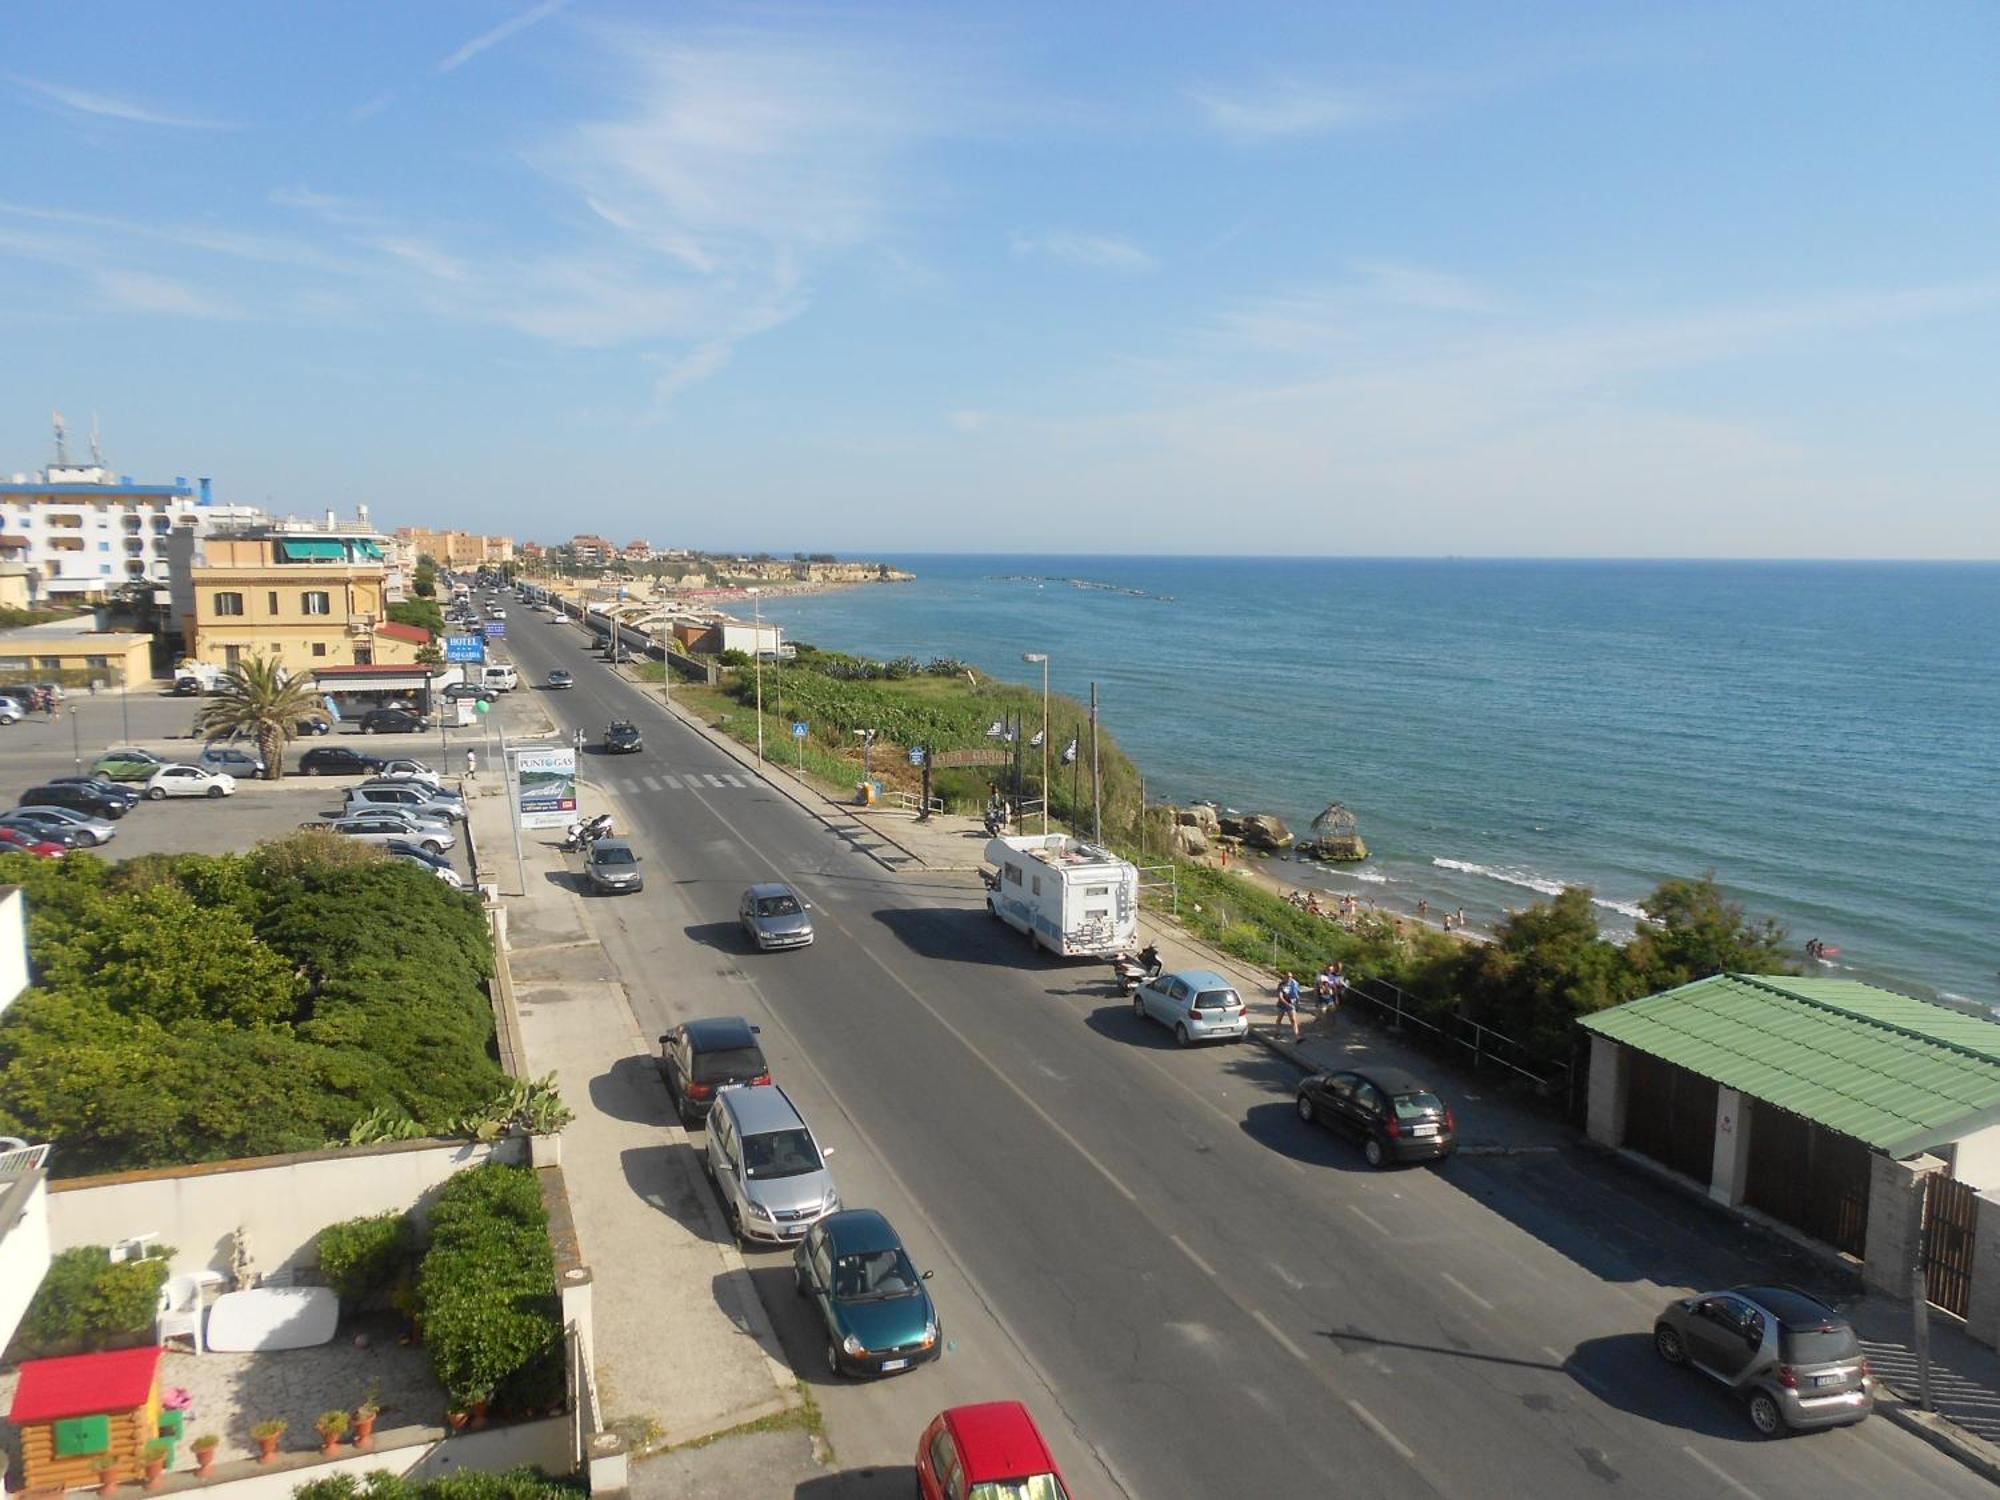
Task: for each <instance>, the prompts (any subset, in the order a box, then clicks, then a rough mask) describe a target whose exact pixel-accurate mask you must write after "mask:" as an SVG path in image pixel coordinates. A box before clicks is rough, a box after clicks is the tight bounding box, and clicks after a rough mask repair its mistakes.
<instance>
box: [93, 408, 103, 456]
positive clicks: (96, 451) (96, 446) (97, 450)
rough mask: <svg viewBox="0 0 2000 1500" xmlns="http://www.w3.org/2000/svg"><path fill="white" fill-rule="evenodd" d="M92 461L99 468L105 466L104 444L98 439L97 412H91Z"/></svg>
mask: <svg viewBox="0 0 2000 1500" xmlns="http://www.w3.org/2000/svg"><path fill="white" fill-rule="evenodd" d="M90 461H91V462H92V463H93V464H95V465H97V467H98V468H100V469H101V468H103V467H104V445H103V444H102V443H100V442H99V441H98V440H97V413H96V412H92V413H91V414H90Z"/></svg>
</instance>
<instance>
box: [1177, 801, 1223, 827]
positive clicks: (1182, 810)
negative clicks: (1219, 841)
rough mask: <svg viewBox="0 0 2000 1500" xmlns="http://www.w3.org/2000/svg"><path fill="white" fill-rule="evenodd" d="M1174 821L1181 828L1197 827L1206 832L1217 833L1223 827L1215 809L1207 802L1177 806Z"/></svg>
mask: <svg viewBox="0 0 2000 1500" xmlns="http://www.w3.org/2000/svg"><path fill="white" fill-rule="evenodd" d="M1174 822H1175V824H1176V825H1177V826H1179V827H1181V828H1195V829H1199V830H1200V831H1201V832H1203V833H1205V834H1213V833H1217V832H1219V831H1220V828H1221V825H1220V823H1219V822H1218V820H1217V819H1216V816H1215V809H1214V808H1213V807H1210V806H1209V805H1208V804H1207V803H1206V802H1204V803H1202V804H1201V805H1200V806H1198V807H1177V808H1175V809H1174Z"/></svg>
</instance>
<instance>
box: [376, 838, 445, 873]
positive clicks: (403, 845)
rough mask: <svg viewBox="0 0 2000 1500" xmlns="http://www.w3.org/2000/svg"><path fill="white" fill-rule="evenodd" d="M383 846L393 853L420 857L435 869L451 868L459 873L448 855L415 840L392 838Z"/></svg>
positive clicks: (413, 857)
mask: <svg viewBox="0 0 2000 1500" xmlns="http://www.w3.org/2000/svg"><path fill="white" fill-rule="evenodd" d="M382 847H383V848H384V849H386V850H388V851H389V852H390V853H391V854H400V855H408V856H409V857H410V858H412V859H420V860H422V861H423V862H424V863H425V864H427V865H429V866H430V867H431V868H432V869H434V870H450V871H451V872H452V873H453V874H454V875H456V874H457V873H458V871H457V869H456V868H455V867H454V866H453V864H452V862H451V860H450V859H449V858H448V857H447V856H445V855H443V854H439V853H437V852H435V851H433V850H430V849H426V848H425V847H424V846H423V845H422V844H419V843H416V842H415V841H414V840H411V839H391V840H389V842H388V843H386V844H384V845H383V846H382Z"/></svg>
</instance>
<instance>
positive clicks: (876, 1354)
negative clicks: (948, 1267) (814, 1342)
mask: <svg viewBox="0 0 2000 1500" xmlns="http://www.w3.org/2000/svg"><path fill="white" fill-rule="evenodd" d="M792 1274H793V1277H794V1279H795V1281H796V1283H797V1286H798V1292H799V1295H800V1296H801V1297H804V1298H806V1299H807V1300H808V1301H810V1302H811V1303H812V1304H813V1306H814V1307H815V1308H816V1309H817V1310H818V1312H819V1315H820V1321H821V1322H822V1323H823V1324H824V1326H825V1328H826V1368H827V1373H828V1374H831V1375H891V1374H894V1373H895V1372H896V1371H898V1370H908V1369H913V1368H914V1367H916V1366H917V1365H920V1364H923V1363H924V1362H926V1361H927V1360H933V1359H936V1358H937V1357H938V1355H939V1354H941V1353H942V1352H943V1351H944V1337H943V1334H942V1331H941V1330H940V1329H939V1328H938V1315H937V1308H935V1307H934V1306H932V1305H931V1294H930V1293H929V1292H927V1291H926V1290H924V1283H925V1282H926V1281H929V1280H930V1279H931V1273H930V1272H929V1271H926V1272H924V1273H923V1274H922V1275H921V1276H919V1275H918V1274H917V1269H916V1267H915V1266H913V1265H911V1264H910V1257H909V1255H908V1254H907V1253H906V1252H905V1251H904V1249H903V1242H902V1241H901V1240H900V1239H898V1238H897V1237H896V1231H895V1230H894V1229H892V1228H890V1227H889V1221H888V1220H887V1219H885V1218H883V1217H882V1215H880V1214H878V1213H877V1212H875V1210H874V1209H872V1208H850V1209H846V1210H843V1211H842V1212H840V1213H836V1214H828V1215H827V1216H826V1217H825V1218H824V1219H821V1220H820V1221H819V1222H818V1223H817V1224H815V1225H813V1227H812V1229H811V1230H810V1231H809V1232H808V1233H807V1234H806V1237H805V1238H804V1239H803V1240H801V1241H800V1242H799V1248H798V1249H797V1250H795V1251H793V1252H792Z"/></svg>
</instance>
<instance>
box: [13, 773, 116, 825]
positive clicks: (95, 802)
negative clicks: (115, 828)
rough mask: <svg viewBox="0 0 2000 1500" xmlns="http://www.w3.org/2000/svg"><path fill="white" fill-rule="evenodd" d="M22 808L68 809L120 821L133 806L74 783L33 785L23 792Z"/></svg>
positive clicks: (107, 794) (94, 789)
mask: <svg viewBox="0 0 2000 1500" xmlns="http://www.w3.org/2000/svg"><path fill="white" fill-rule="evenodd" d="M20 805H21V806H22V807H67V808H69V809H70V810H71V811H72V812H80V813H85V814H87V815H88V816H90V817H93V818H111V819H117V818H122V817H124V816H125V814H126V813H128V812H130V811H131V810H132V804H131V803H130V802H128V801H126V800H125V799H124V798H123V797H114V796H112V795H111V794H110V793H109V792H100V791H98V790H96V788H94V787H88V786H78V785H77V784H76V783H74V782H53V781H52V782H47V783H45V784H44V785H42V786H31V787H29V788H28V790H26V791H25V792H23V793H21V801H20Z"/></svg>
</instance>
